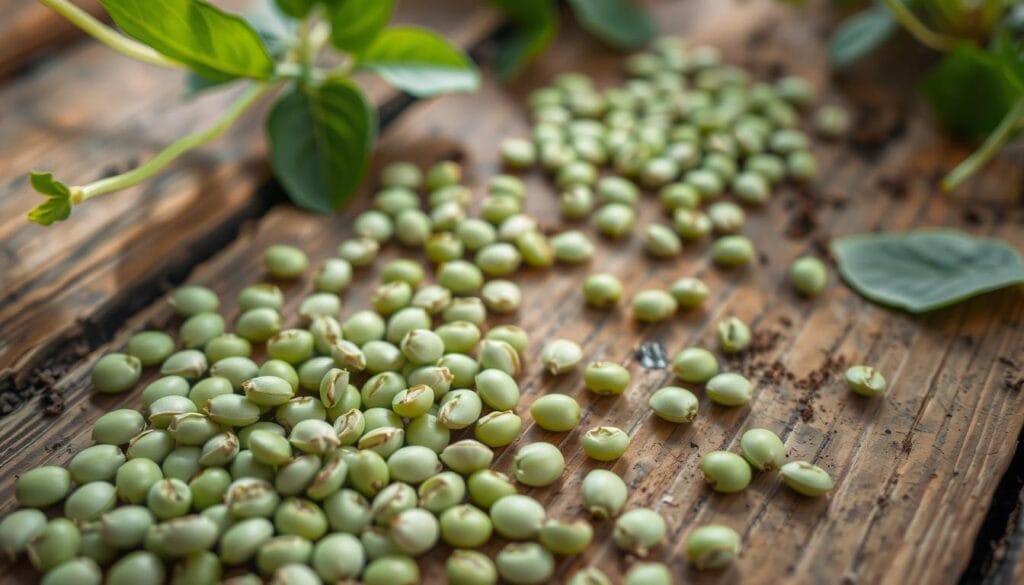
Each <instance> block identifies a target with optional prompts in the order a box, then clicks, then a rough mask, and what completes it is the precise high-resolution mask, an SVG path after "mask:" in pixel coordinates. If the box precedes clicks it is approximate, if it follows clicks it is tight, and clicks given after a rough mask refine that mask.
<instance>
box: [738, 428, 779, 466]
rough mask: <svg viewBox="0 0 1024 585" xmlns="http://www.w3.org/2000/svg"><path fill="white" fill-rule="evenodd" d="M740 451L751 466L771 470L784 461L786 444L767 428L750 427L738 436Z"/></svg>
mask: <svg viewBox="0 0 1024 585" xmlns="http://www.w3.org/2000/svg"><path fill="white" fill-rule="evenodd" d="M740 452H741V453H742V455H743V458H744V459H746V460H747V463H750V465H751V467H753V468H755V469H759V470H761V471H773V470H775V469H778V468H779V467H781V466H782V464H783V463H785V461H786V446H785V445H783V443H782V439H780V438H779V436H778V435H776V434H775V433H773V432H771V431H769V430H768V429H750V430H748V431H746V432H745V433H743V436H742V437H740Z"/></svg>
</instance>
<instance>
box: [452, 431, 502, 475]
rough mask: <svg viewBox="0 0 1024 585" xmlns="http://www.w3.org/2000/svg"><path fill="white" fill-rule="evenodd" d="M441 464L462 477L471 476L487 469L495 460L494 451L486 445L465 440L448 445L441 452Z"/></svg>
mask: <svg viewBox="0 0 1024 585" xmlns="http://www.w3.org/2000/svg"><path fill="white" fill-rule="evenodd" d="M440 458H441V462H442V463H444V464H445V465H446V466H447V467H448V468H450V469H452V470H454V471H455V472H457V473H461V474H462V475H470V474H473V473H475V472H477V471H480V470H485V469H487V467H488V466H490V464H491V461H492V460H493V459H494V451H492V450H491V449H490V447H488V446H487V445H486V444H484V443H482V442H479V441H474V440H473V439H463V440H461V441H456V442H455V443H452V444H451V445H448V446H447V447H445V448H444V450H442V451H441V456H440Z"/></svg>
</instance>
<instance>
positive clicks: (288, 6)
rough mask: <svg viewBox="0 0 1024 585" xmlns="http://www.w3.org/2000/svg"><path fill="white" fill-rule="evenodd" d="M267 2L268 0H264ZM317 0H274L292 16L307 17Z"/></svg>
mask: <svg viewBox="0 0 1024 585" xmlns="http://www.w3.org/2000/svg"><path fill="white" fill-rule="evenodd" d="M262 1H263V2H266V0H262ZM316 1H317V0H274V4H275V5H276V6H277V8H278V9H279V10H280V11H281V12H283V13H284V14H287V15H288V16H290V17H292V18H305V17H306V15H308V14H309V11H310V10H312V9H313V7H314V6H316Z"/></svg>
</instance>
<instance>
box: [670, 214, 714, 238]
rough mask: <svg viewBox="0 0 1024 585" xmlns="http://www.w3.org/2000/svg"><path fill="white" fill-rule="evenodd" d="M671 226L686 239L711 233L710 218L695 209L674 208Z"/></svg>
mask: <svg viewBox="0 0 1024 585" xmlns="http://www.w3.org/2000/svg"><path fill="white" fill-rule="evenodd" d="M672 227H673V228H675V230H676V233H677V234H679V236H680V237H682V238H683V239H686V240H699V239H701V238H703V237H704V236H706V235H708V234H709V233H711V218H709V217H708V216H707V215H705V214H704V213H703V212H700V211H697V210H695V209H685V208H682V209H676V210H675V211H674V212H672Z"/></svg>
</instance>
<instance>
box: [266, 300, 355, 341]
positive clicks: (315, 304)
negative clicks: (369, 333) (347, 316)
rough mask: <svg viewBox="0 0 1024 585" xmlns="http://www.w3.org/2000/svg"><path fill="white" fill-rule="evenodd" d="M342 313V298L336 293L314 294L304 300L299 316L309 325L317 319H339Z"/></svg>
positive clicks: (300, 305)
mask: <svg viewBox="0 0 1024 585" xmlns="http://www.w3.org/2000/svg"><path fill="white" fill-rule="evenodd" d="M340 313H341V298H340V297H338V295H336V294H334V293H327V292H319V293H313V294H311V295H309V296H307V297H306V298H304V299H302V303H301V304H299V316H300V317H301V318H302V322H303V323H309V322H311V321H312V320H313V319H315V318H317V317H334V318H337V317H338V315H339V314H340ZM272 357H276V356H272Z"/></svg>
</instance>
